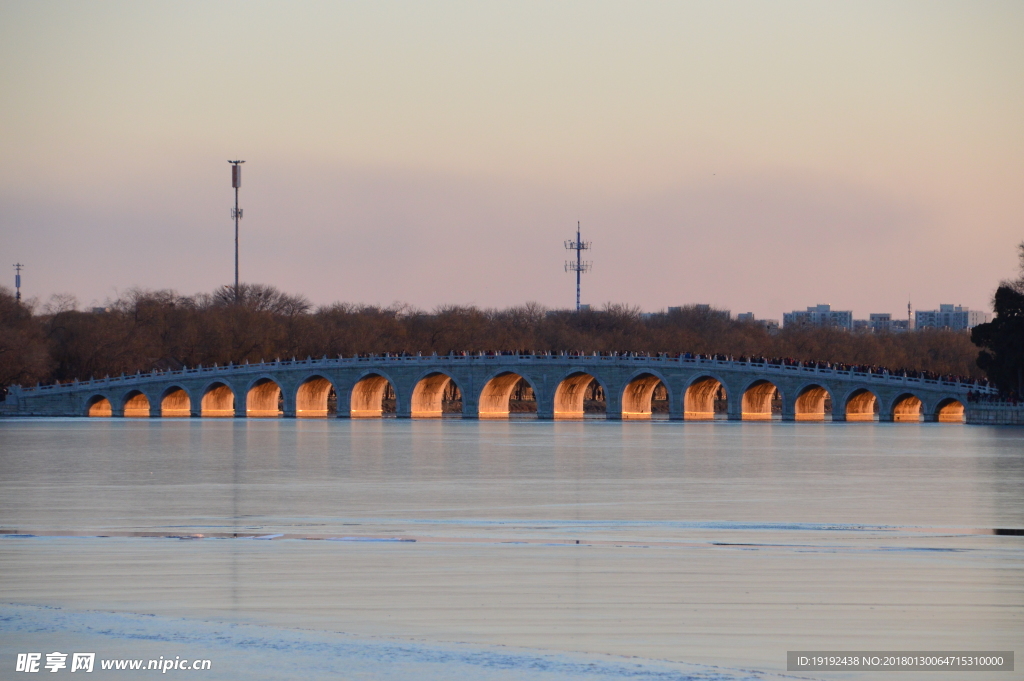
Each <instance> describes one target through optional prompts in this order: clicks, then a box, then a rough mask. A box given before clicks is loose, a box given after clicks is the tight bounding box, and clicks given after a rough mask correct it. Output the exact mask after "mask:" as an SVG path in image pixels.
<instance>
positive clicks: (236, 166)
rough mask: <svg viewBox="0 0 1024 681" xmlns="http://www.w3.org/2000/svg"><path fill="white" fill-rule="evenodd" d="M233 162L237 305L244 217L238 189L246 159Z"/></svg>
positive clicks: (232, 215) (236, 300) (237, 301)
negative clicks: (239, 254) (239, 258)
mask: <svg viewBox="0 0 1024 681" xmlns="http://www.w3.org/2000/svg"><path fill="white" fill-rule="evenodd" d="M228 163H230V164H231V186H232V187H234V188H235V207H234V208H232V209H231V217H232V218H233V219H234V221H235V305H237V304H238V303H239V301H240V297H239V290H238V221H239V220H241V219H242V209H241V208H239V207H238V190H239V189H240V188H241V187H242V164H243V163H245V161H228Z"/></svg>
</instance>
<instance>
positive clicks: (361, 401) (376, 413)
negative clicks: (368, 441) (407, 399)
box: [351, 371, 398, 419]
mask: <svg viewBox="0 0 1024 681" xmlns="http://www.w3.org/2000/svg"><path fill="white" fill-rule="evenodd" d="M397 406H398V394H397V393H396V392H395V382H394V381H393V380H391V377H390V376H388V375H387V374H385V373H384V372H383V371H367V372H365V373H363V375H362V376H360V377H359V379H358V380H356V382H355V385H353V386H352V397H351V416H352V418H354V419H358V418H374V417H380V416H383V415H384V414H385V413H389V414H390V413H394V412H395V410H396V408H397Z"/></svg>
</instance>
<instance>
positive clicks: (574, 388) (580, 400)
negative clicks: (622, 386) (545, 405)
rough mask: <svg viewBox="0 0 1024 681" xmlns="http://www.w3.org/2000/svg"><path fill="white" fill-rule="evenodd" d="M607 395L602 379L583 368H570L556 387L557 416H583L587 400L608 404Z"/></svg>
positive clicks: (577, 417)
mask: <svg viewBox="0 0 1024 681" xmlns="http://www.w3.org/2000/svg"><path fill="white" fill-rule="evenodd" d="M606 396H607V388H606V387H605V385H604V383H603V382H602V381H601V379H599V378H598V377H596V376H594V375H593V374H590V373H587V372H586V371H583V370H581V369H573V370H570V371H569V372H567V373H566V374H565V376H564V377H563V378H562V380H561V381H559V382H558V386H557V387H556V388H555V410H554V411H555V414H554V415H555V418H556V419H558V418H563V419H564V418H570V419H572V418H576V419H579V418H583V415H584V412H585V411H586V402H587V400H590V401H594V402H599V401H605V404H606V405H607V397H606Z"/></svg>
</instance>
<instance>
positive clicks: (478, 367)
mask: <svg viewBox="0 0 1024 681" xmlns="http://www.w3.org/2000/svg"><path fill="white" fill-rule="evenodd" d="M969 390H974V391H976V392H977V391H980V392H985V393H988V392H991V389H989V388H987V387H981V386H979V385H977V384H974V383H960V382H948V381H941V380H927V379H920V378H907V377H904V376H895V375H889V374H887V373H883V374H878V373H860V372H855V371H852V370H850V371H845V370H838V369H822V368H817V367H815V366H800V365H798V366H790V365H775V364H768V363H760V362H739V361H731V360H715V359H693V358H685V357H667V356H665V357H648V356H629V355H620V356H596V355H594V356H591V355H566V354H540V355H451V356H437V355H433V356H408V357H405V356H378V357H358V358H357V357H352V358H338V359H328V358H324V359H307V360H298V361H296V360H292V361H290V362H289V361H284V362H280V361H279V362H264V363H260V364H244V365H234V366H223V367H199V368H194V369H183V370H180V371H154V372H152V373H148V374H135V375H133V376H120V377H117V378H106V379H100V380H93V381H82V382H74V383H65V384H62V385H50V386H37V387H35V388H19V387H13V388H12V389H11V391H10V394H9V395H8V397H7V401H6V403H4V404H3V405H0V406H2V408H3V412H2V413H6V414H8V415H12V416H13V415H37V416H154V417H155V416H162V417H172V416H204V417H210V416H235V417H244V416H248V417H274V416H286V417H296V416H297V417H317V416H319V417H325V416H331V417H338V418H365V417H380V416H382V415H384V414H386V413H388V412H390V411H393V413H394V415H395V416H397V417H405V418H408V417H412V418H429V417H439V416H441V415H442V414H443V413H445V411H446V410H451V408H452V406H455V407H456V408H457V410H458V411H457V412H456V413H457V414H461V415H462V417H463V418H508V416H509V414H510V411H513V412H514V411H524V410H526V411H531V412H535V413H536V416H537V417H539V418H543V419H551V418H580V417H582V416H583V415H584V399H585V397H594V396H601V395H602V394H603V396H604V411H605V414H606V416H607V418H610V419H619V418H622V419H637V418H641V419H642V418H650V417H651V415H652V412H653V411H655V410H657V409H658V407H657V406H656V405H657V404H658V403H659V400H657V399H656V397H657V398H660V404H661V405H665V404H666V403H667V414H668V417H669V418H670V419H676V420H682V419H685V420H701V419H704V420H707V419H714V418H716V417H718V418H727V419H729V420H769V419H772V418H779V419H781V420H783V421H803V420H808V421H813V420H818V421H820V420H825V419H827V418H829V417H830V418H831V420H833V421H870V420H876V419H877V420H880V421H920V420H925V421H954V422H961V421H963V414H964V404H965V402H966V395H967V392H968V391H969ZM514 395H515V396H516V397H518V398H520V399H512V398H513V396H514ZM594 404H595V403H594V402H593V401H591V402H589V403H588V405H589V406H593V405H594ZM510 405H512V408H511V410H510ZM446 407H447V409H446Z"/></svg>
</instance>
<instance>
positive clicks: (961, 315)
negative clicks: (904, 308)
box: [914, 304, 989, 331]
mask: <svg viewBox="0 0 1024 681" xmlns="http://www.w3.org/2000/svg"><path fill="white" fill-rule="evenodd" d="M988 321H989V317H988V313H987V312H982V311H981V310H971V309H969V308H966V307H961V306H959V305H957V306H953V305H945V304H943V305H939V309H938V310H916V311H915V312H914V326H915V328H918V329H926V328H931V329H953V330H954V331H966V330H967V329H972V328H974V327H975V326H977V325H978V324H985V323H986V322H988Z"/></svg>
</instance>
